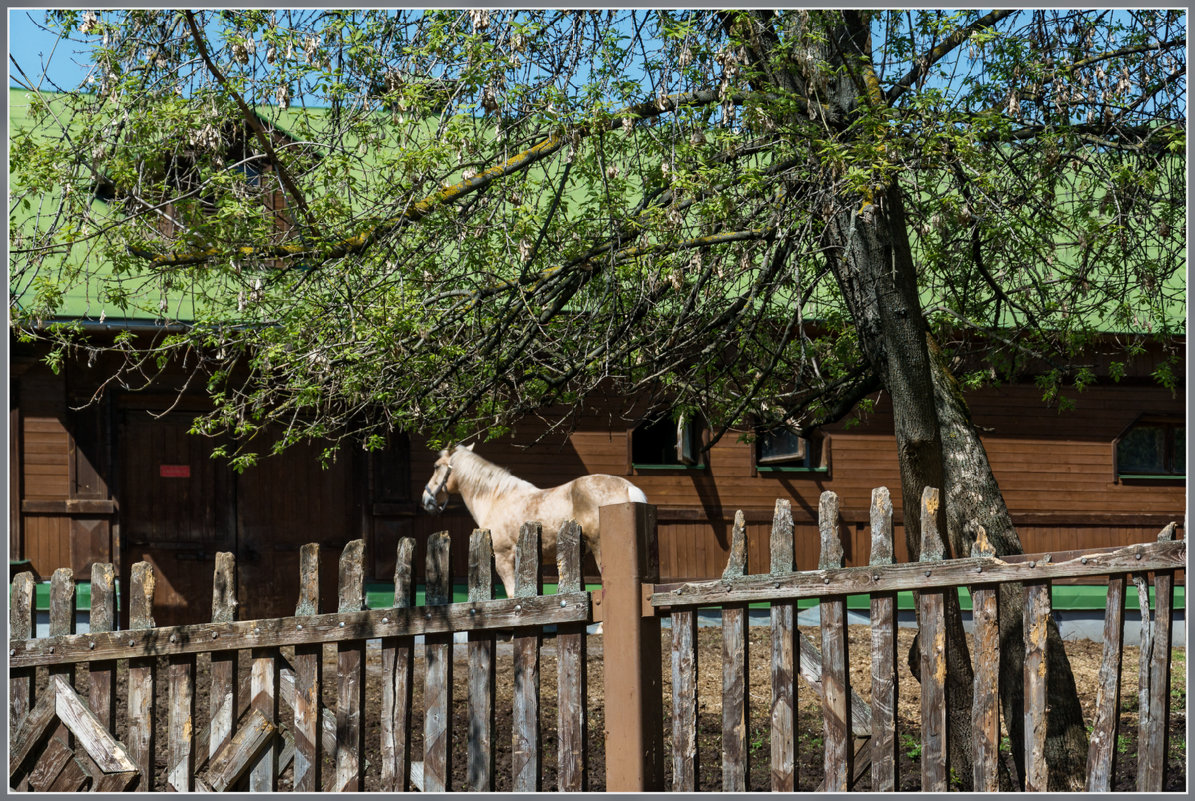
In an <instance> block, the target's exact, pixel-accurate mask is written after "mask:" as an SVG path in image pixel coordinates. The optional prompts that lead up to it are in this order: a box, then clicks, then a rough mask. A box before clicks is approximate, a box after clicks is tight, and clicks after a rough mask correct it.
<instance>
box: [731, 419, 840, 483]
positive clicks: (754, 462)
mask: <svg viewBox="0 0 1195 801" xmlns="http://www.w3.org/2000/svg"><path fill="white" fill-rule="evenodd" d="M767 433H769V429H765V428H763V427H761V426H756V428H755V438H754V442H752V443H751V474H752V475H753V476H767V475H788V476H791V475H811V476H818V477H827V478H828V477H829V475H830V442H831V439H832V438H831V436H830V435H829V434H826V433H825V432H823V431H821V430H820V429H815V430H813V431H807V432H805V433H804V435H803V436H802V439H804V440H805V442H806V446H805V447H806V449H807V455H806V457H805V459H806V462H807V463H806V464H805V465H795V464H761V463H760V461H759V460H760V444H761V443H762V438H763V437H764V436H765V435H766V434H767ZM794 461H795V460H794ZM809 462H816V464H809Z"/></svg>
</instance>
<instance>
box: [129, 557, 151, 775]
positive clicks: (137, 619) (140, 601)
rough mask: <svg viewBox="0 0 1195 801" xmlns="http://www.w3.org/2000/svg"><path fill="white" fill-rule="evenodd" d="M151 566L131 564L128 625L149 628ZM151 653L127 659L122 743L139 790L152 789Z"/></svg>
mask: <svg viewBox="0 0 1195 801" xmlns="http://www.w3.org/2000/svg"><path fill="white" fill-rule="evenodd" d="M153 603H154V570H153V566H152V565H150V564H149V562H138V563H136V564H135V565H133V567H132V569H131V571H130V578H129V628H130V629H131V630H138V629H152V628H153V627H154V618H153ZM156 662H157V659H155V658H154V657H152V656H151V657H141V658H138V659H130V660H129V693H128V699H129V701H128V703H129V733H128V740H127V742H126V743H125V744H126V746H127V747H128V751H129V756H130V757H131V758H132V760H133V763H134V764H135V765H136V766H137V770H138V772H139V773H140V774H141V781H140V782H139V783H138V784H137V788H136V789H137V790H138V791H140V792H152V791H153V790H154V784H155V781H154V771H155V766H154V750H155V739H156V738H155V736H154V696H155V694H156V693H155V690H156V688H155V683H156V679H157V675H156V674H157V668H156V667H155V663H156Z"/></svg>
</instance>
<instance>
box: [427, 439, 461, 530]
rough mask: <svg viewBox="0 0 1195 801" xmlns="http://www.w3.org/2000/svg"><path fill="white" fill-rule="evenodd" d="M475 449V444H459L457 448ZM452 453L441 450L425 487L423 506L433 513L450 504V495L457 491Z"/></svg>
mask: <svg viewBox="0 0 1195 801" xmlns="http://www.w3.org/2000/svg"><path fill="white" fill-rule="evenodd" d="M462 447H464V449H465V450H470V451H471V450H473V446H472V445H469V446H467V447H465V446H461V445H458V446H457V449H460V448H462ZM452 454H453V452H452V451H450V450H448V449H445V450H442V451H440V457H439V458H438V459H436V463H435V464H434V465H433V466H432V467H433V469H432V477H431V478H429V479H428V480H427V486H425V487H424V488H423V508H424V509H425V510H426V511H428V512H431V513H432V514H439V513H440V512H443V511H444V507H445V506H447V505H448V497H449V496H450V495H451V494H452V493H454V492H456V491H457V489H456V478H455V477H454V476H453V475H452Z"/></svg>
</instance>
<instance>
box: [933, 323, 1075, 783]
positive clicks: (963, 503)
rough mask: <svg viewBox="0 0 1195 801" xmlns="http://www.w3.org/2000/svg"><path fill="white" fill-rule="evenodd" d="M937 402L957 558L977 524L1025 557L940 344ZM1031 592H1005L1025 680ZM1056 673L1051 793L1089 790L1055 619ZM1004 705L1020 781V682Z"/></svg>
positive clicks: (1009, 632) (1008, 643) (1012, 660)
mask: <svg viewBox="0 0 1195 801" xmlns="http://www.w3.org/2000/svg"><path fill="white" fill-rule="evenodd" d="M930 351H931V356H932V362H933V384H934V405H935V406H936V407H937V412H938V420H939V423H940V425H941V432H942V454H943V459H942V461H943V469H944V473H945V475H944V479H945V487H946V489H945V491H944V492H943V497H944V502H943V505H944V506H945V508H946V520H947V523H946V530H947V537H948V539H949V542H950V547H951V549H952V550H953V551H954V553H955V555H956V556H969V555H970V553H971V544H972V543H973V542H974V541H975V536H976V531H977V530H978V529H977V528H976V526H982V527H983V529H984V531H985V533H986V536H987V539H988V541H989V542H991V544H992V546H993V548H994V549H995V551H996V555H997V556H1005V555H1008V554H1018V553H1024V552H1025V551H1024V548H1023V547H1022V545H1021V540H1020V538H1019V537H1018V536H1017V530H1016V527H1015V526H1014V525H1013V523H1012V518H1011V516H1010V515H1009V513H1008V507H1007V506H1006V505H1005V504H1004V496H1003V495H1002V494H1001V493H1000V487H999V485H998V484H997V483H996V478H995V476H993V475H992V468H991V465H990V464H989V463H988V458H987V451H986V450H985V449H984V447H983V443H982V442H981V441H980V439H979V435H978V434H977V433H976V431H975V426H974V425H973V424H972V422H971V415H970V412H969V410H968V409H967V403H966V400H965V399H964V398H963V395H962V390H961V388H960V387H959V385H958V382H957V381H956V380H955V379H954V376H953V375H952V374H951V373H950V371H949V369H948V368H947V366H946V364H945V361H944V359H943V356H942V354H941V352H940V351H939V350H938V348H937V345H936V344H934V343H933V342H932V341H931V343H930ZM1024 607H1025V591H1024V588H1023V587H1022V586H1021V585H1019V584H1006V585H1001V587H1000V646H1001V647H1000V658H1001V667H1000V673H1001V675H1003V676H1009V677H1020V676H1021V675H1022V669H1023V664H1024V661H1025V639H1024ZM1046 662H1047V670H1048V679H1049V680H1048V681H1047V693H1048V699H1047V705H1046V716H1047V717H1046V752H1045V755H1046V761H1047V764H1048V765H1049V766H1050V770H1049V790H1050V791H1053V792H1081V791H1082V790H1083V786H1084V776H1085V772H1086V762H1087V730H1086V729H1085V728H1084V725H1083V709H1082V707H1081V706H1080V704H1079V694H1078V691H1077V690H1076V688H1075V680H1074V674H1073V672H1072V670H1071V665H1070V660H1069V659H1067V656H1066V650H1065V649H1064V648H1063V645H1062V637H1061V635H1060V634H1059V631H1058V624H1057V622H1056V621H1055V619H1054V617H1053V616H1052V615H1051V616H1050V620H1049V630H1048V639H1047V641H1046ZM1000 704H1001V706H1002V707H1003V713H1004V720H1005V723H1006V725H1007V726H1008V739H1009V742H1010V744H1011V747H1012V754H1013V760H1014V761H1015V763H1016V766H1017V774H1018V777H1019V784H1020V786H1021V787H1023V786H1024V776H1025V746H1024V742H1025V731H1024V729H1025V726H1024V724H1025V701H1024V688H1023V687H1022V683H1021V682H1020V681H1017V680H1014V681H1005V682H1002V683H1001V685H1000Z"/></svg>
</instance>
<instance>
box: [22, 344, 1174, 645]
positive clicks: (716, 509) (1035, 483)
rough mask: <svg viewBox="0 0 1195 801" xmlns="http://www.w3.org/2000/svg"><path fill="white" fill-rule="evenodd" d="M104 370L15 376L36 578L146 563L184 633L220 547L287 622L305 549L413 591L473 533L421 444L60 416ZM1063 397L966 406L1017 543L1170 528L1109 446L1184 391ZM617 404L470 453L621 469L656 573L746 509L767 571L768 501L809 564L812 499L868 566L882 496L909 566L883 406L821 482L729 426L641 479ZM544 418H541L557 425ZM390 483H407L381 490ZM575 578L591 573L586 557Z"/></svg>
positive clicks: (135, 412) (840, 449)
mask: <svg viewBox="0 0 1195 801" xmlns="http://www.w3.org/2000/svg"><path fill="white" fill-rule="evenodd" d="M101 367H102V365H101V366H99V367H97V368H96V370H95V371H91V372H89V371H85V370H83V369H81V368H78V367H77V366H72V365H68V368H67V369H65V370H64V371H63V373H62V374H61V375H57V376H56V375H53V374H52V373H50V371H49V370H48V369H46V368H45V367H43V366H41V365H37V364H34V365H31V366H29V365H27V366H25V367H23V368H22V369H21V371H20V373H19V378H15V379H14V381H13V387H14V390H15V391H16V393H17V394H16V397H17V401H18V403H17V408H16V409H15V410H14V411H13V413H12V417H11V419H15V420H17V421H19V425H20V429H19V439H20V442H19V448H18V451H16V453H19V460H20V462H19V475H18V476H17V477H16V478H15V479H14V480H13V481H12V484H11V486H14V487H17V488H19V498H20V500H19V504H20V505H19V509H20V511H19V514H18V513H16V512H14V513H13V514H14V519H17V520H19V524H20V529H21V530H20V532H18V534H17V536H15V537H13V538H12V539H11V540H10V541H11V542H13V543H14V545H16V546H18V547H19V552H14V553H13V556H14V558H15V557H19V558H26V559H29V560H30V561H31V562H32V567H33V570H34V571H35V572H36V574H37V575H38V576H39V577H41V578H48V577H49V575H50V574H51V573H52V572H53V571H54V570H55V569H56V568H58V567H73V568H74V569H75V571H76V573H75V575H76V577H77V578H84V577H85V575H84V574H81V573H80V571H81V570H83V569H86V568H88V567H89V566H90V563H91V562H92V561H103V560H105V559H110V560H111V561H114V562H117V563H118V564H123V565H129V564H132V563H133V562H135V561H138V560H140V559H145V560H147V561H150V562H151V563H153V564H154V565H155V568H156V570H157V571H158V574H159V576H160V577H161V579H160V581H159V584H158V587H159V593H158V595H159V597H156V598H155V610H156V613H158V614H161V615H162V616H163V621H164V620H167V619H168V618H170V616H171V615H174V614H176V613H177V614H179V615H182V616H183V617H181V618H178V619H179V620H180V622H181V621H182V620H184V619H185V620H188V621H199V620H206V619H207V617H208V615H210V610H209V608H208V607H209V605H210V598H209V597H208V594H207V592H206V590H205V589H203V588H201V587H200V586H199V584H198V583H196V582H194V581H191V579H190V578H189V577H190V576H200V577H202V576H206V575H208V574H209V573H210V571H211V569H212V565H213V559H214V556H215V553H216V552H217V551H219V550H231V551H234V552H235V553H236V554H237V559H238V565H239V571H238V572H239V583H240V584H241V585H242V589H244V590H246V592H244V593H243V594H242V597H243V598H244V599H245V601H244V602H245V603H246V605H260V606H261V608H254V609H253V614H255V615H265V614H280V613H284V612H285V611H286V610H287V609H288V608H290V609H293V606H294V602H295V598H294V597H292V596H293V593H290V592H287V591H284V590H285V588H288V587H293V585H294V581H293V577H294V575H295V574H296V573H297V571H298V561H297V560H298V545H299V544H301V543H303V542H308V541H313V540H315V541H319V542H320V543H321V544H322V545H323V556H322V557H321V559H322V561H324V562H325V564H324V570H323V571H322V573H323V574H325V575H334V570H333V567H334V561H333V560H334V559H335V555H336V554H338V553H339V551H340V548H341V546H342V545H343V544H344V542H346V541H348V540H349V539H353V538H356V537H359V536H363V537H365V539H366V566H367V572H368V576H369V578H370V579H371V580H378V581H390V580H391V579H392V578H393V571H394V554H395V547H396V545H397V543H398V541H399V539H400V538H402V537H408V536H409V537H413V538H414V539H415V541H416V554H415V565H416V566H417V576H416V579H417V580H418V581H422V566H423V565H424V564H425V544H426V542H427V541H428V538H429V537H430V535H431V534H432V533H434V532H436V531H442V530H447V531H449V533H450V534H451V535H452V537H453V539H454V540H455V541H457V542H460V543H465V542H467V541H468V537H469V534H470V532H471V531H472V529H473V521H472V519H471V518H470V517H469V515H468V513H467V511H466V510H465V509H464V507H463V505H461V503H460V501H459V498H458V499H454V502H453V503H452V504H451V505H450V506H449V508H448V509H447V510H446V512H445V514H443V515H441V516H431V515H428V514H426V513H425V512H423V511H422V509H420V508H419V506H418V499H419V497H420V494H421V492H422V490H423V486H424V484H425V483H426V481H427V479H428V477H429V476H430V474H431V466H432V462H433V461H434V459H435V453H433V452H432V451H430V450H429V449H428V448H427V444H426V441H425V440H423V439H421V438H419V437H417V436H413V437H411V440H410V444H409V457H407V456H405V455H403V454H401V453H400V452H395V453H394V454H393V455H392V458H391V460H390V462H387V463H386V466H384V467H379V462H378V460H376V459H368V458H365V457H363V456H362V455H360V454H359V453H354V452H353V449H352V448H351V447H348V448H346V449H345V450H344V451H342V452H341V454H340V456H339V458H338V461H337V462H336V463H335V464H333V465H332V466H331V467H330V468H329V469H327V470H325V469H321V468H320V467H319V465H318V464H317V459H316V456H317V454H318V449H317V448H313V447H307V448H304V447H299V448H295V449H292V450H291V451H289V452H287V453H286V454H284V455H282V456H280V457H276V458H267V459H263V460H262V462H261V463H260V464H259V466H258V467H256V468H252V469H250V470H248V471H246V472H245V473H244V474H242V475H239V476H237V475H235V474H234V473H232V471H230V470H229V469H228V468H227V467H226V466H224V465H223V464H221V463H219V462H214V461H213V460H211V459H210V458H209V456H210V452H211V447H212V444H211V442H210V441H208V440H206V439H203V438H199V437H194V436H191V435H188V434H187V433H186V429H187V428H188V427H189V421H190V418H191V416H192V415H193V413H194V411H196V410H198V409H201V408H202V406H203V402H202V400H201V399H184V403H183V404H182V405H180V406H179V407H178V411H177V412H176V413H172V414H170V415H167V416H166V417H162V418H160V419H158V418H155V417H154V416H151V415H150V414H148V413H147V411H155V413H157V414H160V413H161V412H162V411H164V410H165V409H167V408H168V407H170V405H171V404H172V403H173V402H175V400H176V398H175V396H173V395H171V394H170V393H169V391H168V390H169V387H168V386H163V387H159V388H157V389H156V390H155V391H156V392H159V393H160V394H158V395H156V396H151V395H144V394H137V395H133V394H126V395H121V396H118V397H117V398H115V399H113V400H111V401H109V404H108V406H107V407H105V408H102V409H101V408H96V409H91V410H86V411H83V412H77V411H71V410H70V407H72V406H77V405H78V401H79V399H80V398H83V397H86V396H87V395H89V393H90V391H91V388H92V383H90V382H94V380H95V378H94V376H96V375H100V374H101V373H102V372H103V370H102V369H101ZM1074 400H1075V402H1076V406H1075V408H1074V409H1073V410H1072V411H1068V412H1065V413H1058V412H1057V411H1053V410H1050V409H1047V408H1045V407H1044V406H1043V405H1042V404H1041V402H1040V392H1039V391H1038V390H1037V389H1036V388H1035V387H1034V386H1033V385H1031V384H1022V385H1009V386H1005V387H1000V388H993V389H986V390H982V391H978V392H974V393H971V394H969V395H968V401H969V403H970V407H971V411H972V415H973V418H974V420H975V422H976V424H977V425H978V426H979V427H980V430H981V432H982V433H983V439H984V443H985V446H986V447H987V450H988V455H989V458H990V460H991V464H992V468H993V470H994V472H995V474H996V478H997V479H998V480H999V482H1000V485H1001V488H1002V489H1003V491H1004V495H1005V499H1006V502H1007V503H1008V506H1009V508H1010V510H1011V512H1012V515H1013V519H1014V521H1016V522H1017V524H1018V529H1019V533H1020V536H1021V540H1022V543H1023V545H1024V547H1025V549H1026V550H1027V551H1051V550H1070V549H1076V548H1082V547H1098V546H1107V545H1115V544H1119V543H1124V542H1132V541H1140V540H1142V539H1149V538H1152V537H1153V535H1155V534H1156V533H1157V531H1158V530H1159V529H1160V528H1161V527H1162V525H1164V524H1165V523H1166V522H1168V521H1169V520H1176V521H1177V522H1178V523H1179V526H1180V536H1181V531H1182V527H1183V526H1184V525H1185V490H1186V485H1185V482H1183V481H1172V482H1162V481H1152V482H1142V481H1137V482H1131V481H1117V480H1116V477H1115V475H1114V467H1113V445H1112V443H1113V440H1114V439H1115V438H1116V437H1117V436H1118V435H1119V434H1120V433H1121V432H1122V431H1123V430H1124V429H1125V427H1126V426H1128V425H1129V424H1130V423H1132V422H1133V421H1134V420H1135V419H1136V418H1137V417H1138V416H1139V415H1140V414H1142V413H1155V414H1163V415H1179V416H1181V415H1184V414H1185V400H1186V399H1185V395H1182V394H1179V395H1177V396H1171V394H1170V393H1169V392H1168V391H1167V390H1165V389H1163V388H1160V387H1157V386H1153V385H1151V384H1147V383H1144V382H1138V383H1132V382H1131V381H1127V380H1126V381H1125V382H1124V383H1121V384H1100V385H1097V386H1093V387H1090V388H1088V389H1087V390H1086V391H1084V392H1083V393H1080V394H1078V395H1077V396H1076V397H1075V399H1074ZM620 408H621V407H620ZM614 409H615V407H614V406H613V405H611V406H609V407H606V408H591V409H588V410H586V411H585V412H584V413H582V414H581V415H580V417H579V419H578V422H577V426H576V430H575V431H574V432H573V433H572V434H571V435H569V436H567V437H562V436H561V435H560V434H557V433H553V434H551V435H545V432H546V429H547V425H548V424H547V423H546V422H544V420H539V419H528V420H527V421H524V422H522V423H520V424H518V425H516V426H515V427H514V429H513V432H512V434H511V435H509V436H507V437H504V438H502V439H498V440H494V441H491V442H481V443H479V444H478V445H477V449H478V453H479V454H481V455H482V456H484V457H486V458H487V459H490V460H492V461H494V462H496V463H498V464H500V465H502V466H504V467H507V468H509V469H510V470H511V471H512V472H514V473H515V474H516V475H518V476H520V477H522V478H525V479H527V480H529V481H531V482H533V483H535V484H537V485H539V486H544V487H547V486H555V485H557V484H560V483H563V482H565V481H568V480H570V479H573V478H576V477H578V476H582V475H586V474H590V473H610V474H614V475H624V476H627V477H628V478H629V479H630V480H631V481H633V482H634V483H635V484H636V485H638V486H639V487H640V488H641V489H643V491H644V492H645V493H646V494H647V497H648V499H649V500H650V501H651V502H652V503H653V504H656V505H657V506H658V517H659V543H660V569H661V574H662V579H663V580H665V581H669V580H679V579H699V578H709V577H714V576H717V575H719V574H720V572H721V570H722V568H723V566H724V565H725V564H726V559H727V556H728V551H729V546H730V532H731V524H732V521H733V518H734V513H735V511H736V510H738V509H742V510H743V511H744V513H745V517H746V529H745V533H746V538H747V546H748V556H749V564H754V565H765V564H767V562H768V532H769V527H770V523H771V517H772V511H773V507H774V504H775V501H776V500H777V498H784V499H786V500H788V501H789V502H790V503H791V506H792V515H793V521H794V527H795V532H796V552H795V556H796V562H797V566H798V568H799V569H807V568H809V567H811V566H813V565H815V564H816V562H817V547H818V545H817V543H818V532H817V525H816V519H817V503H818V498H819V496H820V494H821V493H822V491H824V490H833V491H834V492H835V493H837V495H838V497H839V499H840V507H841V513H842V517H843V521H844V526H843V529H844V552H845V553H844V558H845V561H846V564H848V565H861V564H866V563H867V561H868V558H869V550H870V542H869V539H868V535H867V531H866V525H867V522H868V509H869V505H870V494H871V491H872V489H873V488H874V487H877V486H887V487H889V488H890V489H891V490H892V501H893V505H894V507H895V509H894V518H895V519H894V541H895V550H896V553H895V558H896V559H897V561H901V560H904V559H906V558H907V551H906V548H905V544H904V530H903V526H902V520H903V514H902V510H901V498H900V491H899V472H898V464H897V457H896V448H895V442H894V440H893V435H892V417H891V407H890V404H888V402H887V399H886V397H885V396H883V395H881V396H879V397H878V398H877V404H876V408H875V410H874V411H873V412H871V413H870V414H869V415H868V416H867V417H866V419H864V420H862V421H860V422H858V423H856V424H851V425H848V424H845V423H843V424H838V425H834V426H827V427H826V429H825V430H824V433H825V435H826V439H825V441H824V448H825V449H826V450H827V452H828V454H827V464H828V468H829V469H828V471H826V472H803V473H794V472H765V473H758V472H757V471H756V470H755V467H754V463H753V447H752V446H751V445H749V444H747V443H744V442H741V441H740V440H739V435H738V434H737V433H735V432H731V433H729V434H727V435H726V436H724V437H723V438H722V439H721V441H719V442H718V443H717V444H716V445H715V446H714V447H713V448H712V449H711V451H710V453H709V454H708V455H707V456H706V457H705V459H704V461H705V464H706V467H705V468H703V469H700V470H685V469H675V470H647V469H633V468H632V467H631V464H630V458H629V453H630V447H629V436H630V429H631V424H629V423H625V422H622V421H621V420H620V419H618V417H617V414H615V412H614ZM544 419H545V420H548V421H551V420H552V419H553V413H552V412H551V411H549V412H547V413H545V415H544ZM541 438H542V440H541ZM537 440H541V441H538V442H537ZM405 447H406V446H405V445H404V446H403V448H404V449H405ZM163 465H166V466H171V465H173V466H175V467H176V468H182V467H183V466H185V467H186V472H189V477H188V478H185V479H184V478H180V477H172V476H170V475H163V471H162V468H163ZM166 472H167V473H168V474H169V473H170V472H171V471H170V470H167V471H166ZM395 481H399V482H400V483H402V484H404V485H406V486H403V487H396V486H391V485H392V484H393V483H394V482H395ZM71 504H74V505H73V506H72V505H71ZM79 504H83V505H79ZM105 510H106V511H105ZM109 554H110V555H109ZM452 559H453V569H454V571H456V572H459V573H461V574H462V575H463V574H464V571H465V570H466V569H467V560H468V553H467V548H465V547H458V548H453V549H452ZM121 572H122V574H123V573H127V570H125V569H122V571H121ZM549 572H550V569H549ZM583 572H584V574H585V576H586V577H587V578H588V579H590V580H592V579H595V578H596V577H597V567H596V565H595V564H594V563H593V560H592V557H589V556H588V555H587V556H586V559H585V561H584V563H583ZM123 577H124V578H126V579H127V576H123ZM279 588H282V589H279ZM159 622H162V621H159Z"/></svg>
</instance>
